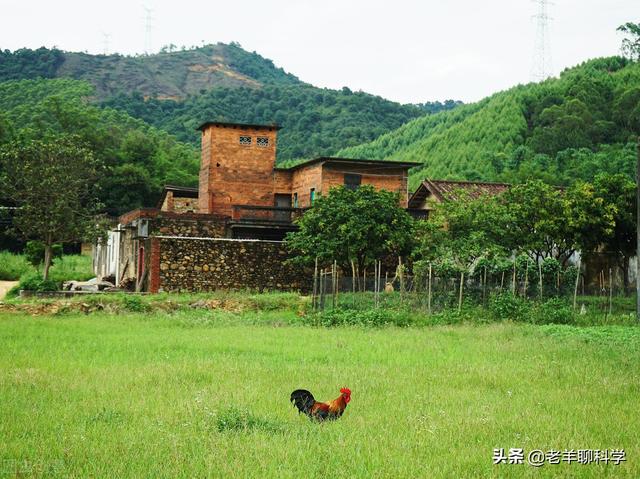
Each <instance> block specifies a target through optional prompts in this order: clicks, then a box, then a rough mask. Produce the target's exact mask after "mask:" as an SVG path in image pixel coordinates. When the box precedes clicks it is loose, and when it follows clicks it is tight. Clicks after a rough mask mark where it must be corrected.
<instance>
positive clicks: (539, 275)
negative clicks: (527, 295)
mask: <svg viewBox="0 0 640 479" xmlns="http://www.w3.org/2000/svg"><path fill="white" fill-rule="evenodd" d="M538 280H539V282H540V301H542V263H541V262H539V261H538Z"/></svg>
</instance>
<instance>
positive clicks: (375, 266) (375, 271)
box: [373, 260, 378, 308]
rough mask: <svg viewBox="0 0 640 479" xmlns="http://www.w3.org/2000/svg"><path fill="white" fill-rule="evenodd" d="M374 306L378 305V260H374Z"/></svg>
mask: <svg viewBox="0 0 640 479" xmlns="http://www.w3.org/2000/svg"><path fill="white" fill-rule="evenodd" d="M373 306H374V307H375V308H377V307H378V260H375V261H374V262H373Z"/></svg>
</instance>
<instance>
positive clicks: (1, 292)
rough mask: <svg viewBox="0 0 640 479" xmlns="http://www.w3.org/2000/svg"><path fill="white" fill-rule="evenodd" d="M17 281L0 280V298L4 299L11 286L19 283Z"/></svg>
mask: <svg viewBox="0 0 640 479" xmlns="http://www.w3.org/2000/svg"><path fill="white" fill-rule="evenodd" d="M17 284H18V282H17V281H0V299H3V298H4V296H5V295H6V294H7V291H9V290H10V289H11V288H13V287H14V286H15V285H17Z"/></svg>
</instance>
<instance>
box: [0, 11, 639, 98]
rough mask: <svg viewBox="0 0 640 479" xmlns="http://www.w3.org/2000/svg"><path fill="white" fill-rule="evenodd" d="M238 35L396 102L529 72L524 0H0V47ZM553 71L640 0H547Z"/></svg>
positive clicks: (591, 48) (530, 29)
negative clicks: (148, 22) (149, 21)
mask: <svg viewBox="0 0 640 479" xmlns="http://www.w3.org/2000/svg"><path fill="white" fill-rule="evenodd" d="M143 4H144V5H146V6H148V7H150V8H152V10H153V29H152V31H151V45H152V51H157V50H159V49H160V47H162V46H163V45H168V44H169V43H173V44H175V45H178V46H182V45H186V46H191V45H200V44H201V43H202V42H203V41H204V42H205V43H216V42H218V41H222V42H225V43H228V42H230V41H237V42H240V44H241V45H242V46H243V47H244V48H245V49H247V50H249V51H253V50H255V51H257V52H258V53H260V54H261V55H263V56H265V57H267V58H271V59H272V60H273V61H274V62H275V64H276V65H277V66H280V67H283V68H284V69H285V70H286V71H289V72H291V73H293V74H295V75H297V76H298V77H299V78H300V79H301V80H303V81H306V82H309V83H312V84H314V85H317V86H321V87H330V88H341V87H342V86H348V87H349V88H351V89H352V90H364V91H366V92H369V93H373V94H377V95H380V96H383V97H385V98H389V99H392V100H396V101H400V102H412V103H417V102H424V101H430V100H444V99H447V98H453V99H459V100H463V101H467V102H468V101H474V100H479V99H480V98H482V97H484V96H486V95H489V94H491V93H494V92H496V91H498V90H503V89H506V88H508V87H511V86H513V85H516V84H518V83H526V82H528V81H529V80H530V79H531V69H532V61H533V51H534V42H535V32H536V29H535V21H534V20H533V18H532V16H533V15H534V14H535V12H536V4H535V3H534V2H533V1H531V0H485V1H483V2H481V1H475V0H448V1H447V0H422V1H419V0H395V1H394V0H323V1H310V0H297V1H296V0H261V1H257V0H243V1H236V2H234V1H233V0H232V1H228V0H227V1H224V2H223V1H218V0H209V1H207V2H201V1H189V0H184V1H176V0H146V1H145V2H144V3H143V1H140V0H102V1H95V0H46V1H44V0H31V1H27V0H0V48H1V49H10V50H15V49H17V48H21V47H29V48H37V47H40V46H43V45H44V46H47V47H52V46H57V47H58V48H61V49H63V50H69V51H88V52H89V53H102V52H103V50H104V37H103V32H105V33H109V34H110V35H111V38H110V46H109V51H110V52H114V51H116V52H120V53H124V54H133V53H140V52H144V48H145V28H144V24H145V20H144V19H145V14H144V10H143ZM549 14H550V16H551V17H553V20H552V22H551V24H550V35H549V38H550V46H551V51H552V66H553V68H552V71H553V73H554V74H557V73H558V72H559V71H561V70H562V69H564V68H566V67H569V66H573V65H575V64H577V63H580V62H582V61H584V60H586V59H589V58H593V57H598V56H608V55H615V54H618V53H619V47H620V41H621V36H620V34H618V33H617V32H616V31H615V30H616V28H617V27H618V26H619V25H620V24H622V23H625V22H628V21H634V22H638V21H640V1H639V0H554V3H553V4H552V5H551V6H550V7H549Z"/></svg>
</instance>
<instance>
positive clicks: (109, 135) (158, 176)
mask: <svg viewBox="0 0 640 479" xmlns="http://www.w3.org/2000/svg"><path fill="white" fill-rule="evenodd" d="M93 95H94V90H93V87H92V86H91V85H89V84H88V83H86V82H83V81H78V80H69V79H52V80H46V79H38V80H19V81H7V82H3V83H0V146H2V144H3V143H6V142H9V141H12V140H16V141H21V142H24V141H29V139H31V138H40V137H42V136H46V135H50V134H62V133H67V134H74V135H78V136H80V137H81V139H82V140H83V141H84V142H85V143H86V144H87V145H88V146H89V147H90V148H91V150H92V151H93V153H94V155H96V156H97V157H98V158H100V159H101V160H102V161H103V162H104V164H105V165H106V166H107V167H108V173H107V174H106V175H104V177H103V178H102V180H101V181H100V182H99V184H98V185H96V187H97V188H99V189H100V190H101V194H100V197H101V199H102V201H103V203H104V204H105V207H106V211H107V212H108V213H110V214H112V215H117V214H120V213H123V212H125V211H128V210H130V209H133V208H137V207H140V206H149V205H153V204H154V203H155V201H157V198H158V196H159V194H160V192H161V190H162V186H163V185H164V184H166V183H172V184H179V185H185V186H193V185H197V182H198V168H199V164H200V161H199V152H198V151H197V150H196V148H194V147H193V146H192V145H188V144H184V143H181V142H179V141H176V140H175V138H174V137H172V136H171V135H169V134H168V133H166V132H164V131H162V130H158V129H156V128H154V127H152V126H149V125H148V124H146V123H145V122H143V121H141V120H138V119H135V118H132V117H130V116H129V115H127V114H126V113H124V112H121V111H118V110H114V109H110V108H99V107H97V106H95V105H92V104H91V103H89V101H88V98H89V97H92V96H93ZM0 196H1V192H0ZM0 200H2V198H0ZM5 200H6V198H5Z"/></svg>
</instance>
